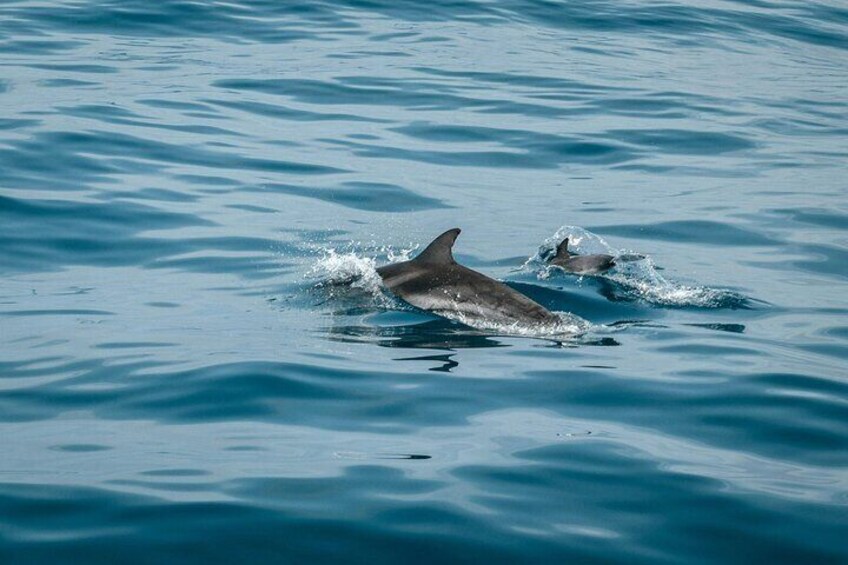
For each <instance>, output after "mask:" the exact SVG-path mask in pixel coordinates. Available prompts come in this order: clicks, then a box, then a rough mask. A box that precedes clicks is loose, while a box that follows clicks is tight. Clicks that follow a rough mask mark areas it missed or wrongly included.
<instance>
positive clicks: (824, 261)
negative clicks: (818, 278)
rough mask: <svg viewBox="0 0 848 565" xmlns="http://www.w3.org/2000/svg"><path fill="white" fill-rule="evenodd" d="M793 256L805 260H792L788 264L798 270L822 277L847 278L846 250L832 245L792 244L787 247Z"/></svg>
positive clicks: (847, 261)
mask: <svg viewBox="0 0 848 565" xmlns="http://www.w3.org/2000/svg"><path fill="white" fill-rule="evenodd" d="M789 252H790V254H791V255H793V256H796V257H797V256H801V257H804V258H805V259H792V260H790V261H789V263H790V264H791V265H792V266H794V267H796V269H793V270H798V269H801V270H803V271H809V272H813V273H821V274H823V275H828V276H835V277H840V278H848V249H846V248H845V247H843V246H839V245H833V244H816V243H805V244H794V245H790V246H789Z"/></svg>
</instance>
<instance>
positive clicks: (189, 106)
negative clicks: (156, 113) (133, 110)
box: [136, 98, 212, 112]
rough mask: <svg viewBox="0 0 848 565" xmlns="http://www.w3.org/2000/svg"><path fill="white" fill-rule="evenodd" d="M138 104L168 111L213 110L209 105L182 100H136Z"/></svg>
mask: <svg viewBox="0 0 848 565" xmlns="http://www.w3.org/2000/svg"><path fill="white" fill-rule="evenodd" d="M136 102H137V103H138V104H144V105H145V106H150V107H151V108H164V109H166V110H193V111H201V112H207V111H211V110H212V108H211V107H210V106H209V105H208V104H201V103H200V102H197V101H194V102H184V101H180V100H166V99H162V98H143V99H141V100H136Z"/></svg>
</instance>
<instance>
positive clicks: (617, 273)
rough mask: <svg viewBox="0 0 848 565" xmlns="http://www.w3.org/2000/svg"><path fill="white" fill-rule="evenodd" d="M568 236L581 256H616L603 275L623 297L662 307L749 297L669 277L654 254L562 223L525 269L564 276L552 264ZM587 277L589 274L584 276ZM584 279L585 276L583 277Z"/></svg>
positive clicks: (733, 302) (725, 304) (736, 302)
mask: <svg viewBox="0 0 848 565" xmlns="http://www.w3.org/2000/svg"><path fill="white" fill-rule="evenodd" d="M566 237H568V238H569V239H568V243H569V249H572V250H574V251H575V252H576V253H577V254H579V255H590V254H595V253H605V254H608V255H612V256H613V257H615V258H616V266H615V267H614V268H613V269H612V270H611V271H608V272H606V273H604V274H601V275H594V276H595V277H598V278H603V279H606V280H609V281H612V282H614V283H616V285H617V286H618V289H617V290H618V291H619V293H620V294H621V297H622V298H623V299H630V300H643V301H645V302H649V303H651V304H657V305H661V306H679V307H682V306H695V307H699V308H732V307H740V306H742V305H743V304H744V303H745V302H746V298H745V297H744V296H742V295H741V294H739V293H736V292H733V291H730V290H726V289H718V288H710V287H706V286H689V285H684V284H681V283H677V282H674V281H671V280H669V279H666V278H665V277H664V276H662V275H661V274H660V273H659V269H658V267H657V266H656V264H655V263H654V261H653V259H652V258H651V257H650V256H646V255H642V254H640V253H636V252H633V251H630V250H626V249H616V248H614V247H613V246H611V245H610V244H609V243H607V241H606V240H604V239H603V238H602V237H600V236H598V235H596V234H594V233H592V232H590V231H588V230H585V229H583V228H581V227H579V226H562V227H561V228H559V229H558V230H557V232H556V233H555V234H554V235H552V236H551V237H549V238H547V239H546V240H545V241H544V242H543V243H542V245H541V246H540V247H539V250H538V251H537V252H536V254H535V255H533V256H531V257H529V258H528V259H527V261H525V262H524V264H523V265H522V267H521V270H522V271H525V272H527V271H529V272H534V273H536V276H537V277H538V278H539V279H541V280H547V279H549V278H551V277H552V276H562V275H563V273H564V271H563V270H562V269H560V268H559V267H555V266H552V265H550V264H548V262H547V259H548V258H549V257H550V256H551V255H552V254H553V253H554V251H555V250H556V246H557V245H558V244H559V243H560V242H561V241H562V240H563V239H565V238H566ZM584 276H586V275H584ZM581 279H582V277H581Z"/></svg>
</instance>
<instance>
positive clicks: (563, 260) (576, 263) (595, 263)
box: [549, 237, 615, 275]
mask: <svg viewBox="0 0 848 565" xmlns="http://www.w3.org/2000/svg"><path fill="white" fill-rule="evenodd" d="M549 262H550V264H551V265H556V266H557V267H561V268H563V269H565V270H566V271H568V272H569V273H576V274H578V275H599V274H601V273H605V272H607V271H609V270H610V269H612V268H613V267H615V258H614V257H613V256H612V255H605V254H598V255H572V254H571V252H569V251H568V238H567V237H566V238H565V239H564V240H562V243H560V244H559V245H558V246H557V250H556V254H555V255H554V256H553V258H552V259H551V260H550V261H549Z"/></svg>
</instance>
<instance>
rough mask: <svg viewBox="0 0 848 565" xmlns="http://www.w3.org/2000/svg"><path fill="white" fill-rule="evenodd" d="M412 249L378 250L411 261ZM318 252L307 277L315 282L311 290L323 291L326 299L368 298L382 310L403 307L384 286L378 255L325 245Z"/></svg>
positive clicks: (394, 260)
mask: <svg viewBox="0 0 848 565" xmlns="http://www.w3.org/2000/svg"><path fill="white" fill-rule="evenodd" d="M413 249H414V248H410V249H402V250H400V251H398V250H395V249H393V248H389V247H381V248H378V250H377V251H378V252H379V254H380V255H383V256H385V257H386V258H387V260H388V261H389V262H396V261H406V260H408V259H409V255H410V253H412V251H413ZM318 251H319V253H320V254H321V255H320V257H319V258H318V260H317V261H316V262H315V263H314V264H313V265H312V267H310V269H309V270H308V271H307V272H306V275H305V277H306V278H307V279H309V280H312V281H315V282H314V284H313V285H312V289H313V290H314V291H318V292H321V293H323V294H324V295H325V296H326V298H327V301H332V300H335V301H339V302H341V301H343V300H345V299H357V298H365V300H366V301H368V302H370V305H371V306H374V307H377V308H380V309H387V308H399V307H401V306H400V304H401V302H400V301H399V300H397V298H395V297H394V296H392V295H391V294H390V293H389V292H388V291H387V289H386V287H384V286H383V281H382V279H381V278H380V275H379V274H377V260H376V259H375V258H373V257H366V256H363V255H360V254H358V253H357V252H356V251H353V250H345V249H341V250H339V249H336V248H333V247H322V248H319V249H318Z"/></svg>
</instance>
